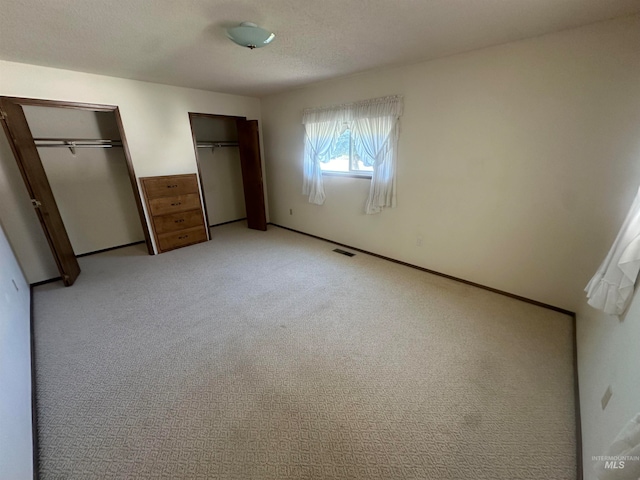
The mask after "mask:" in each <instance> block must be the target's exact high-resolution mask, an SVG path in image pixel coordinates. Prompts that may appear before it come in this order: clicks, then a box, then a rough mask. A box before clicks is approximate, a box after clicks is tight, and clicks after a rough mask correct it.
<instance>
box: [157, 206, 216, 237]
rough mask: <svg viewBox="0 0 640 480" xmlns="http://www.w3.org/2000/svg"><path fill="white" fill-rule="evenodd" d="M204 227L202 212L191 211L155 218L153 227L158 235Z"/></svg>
mask: <svg viewBox="0 0 640 480" xmlns="http://www.w3.org/2000/svg"><path fill="white" fill-rule="evenodd" d="M202 225H204V220H203V218H202V211H201V210H189V211H187V212H180V213H172V214H170V215H162V216H160V217H153V226H154V227H155V230H156V233H157V234H158V235H160V234H162V233H169V232H175V231H176V230H184V229H185V228H193V227H198V226H202Z"/></svg>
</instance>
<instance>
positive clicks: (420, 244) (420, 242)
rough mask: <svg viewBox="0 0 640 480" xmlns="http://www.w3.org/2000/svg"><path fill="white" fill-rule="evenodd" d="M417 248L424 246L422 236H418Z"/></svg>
mask: <svg viewBox="0 0 640 480" xmlns="http://www.w3.org/2000/svg"><path fill="white" fill-rule="evenodd" d="M416 246H417V247H421V246H422V235H418V236H417V237H416Z"/></svg>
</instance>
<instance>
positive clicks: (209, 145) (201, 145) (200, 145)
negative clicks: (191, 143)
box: [196, 142, 238, 148]
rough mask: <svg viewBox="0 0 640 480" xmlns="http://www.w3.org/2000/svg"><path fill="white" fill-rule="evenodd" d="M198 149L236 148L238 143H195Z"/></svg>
mask: <svg viewBox="0 0 640 480" xmlns="http://www.w3.org/2000/svg"><path fill="white" fill-rule="evenodd" d="M196 146H197V147H198V148H219V147H237V146H238V142H197V143H196Z"/></svg>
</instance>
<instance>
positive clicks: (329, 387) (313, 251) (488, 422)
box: [34, 223, 575, 480]
mask: <svg viewBox="0 0 640 480" xmlns="http://www.w3.org/2000/svg"><path fill="white" fill-rule="evenodd" d="M212 233H213V240H212V241H210V242H207V243H203V244H199V245H194V246H191V247H188V248H183V249H180V250H176V251H173V252H170V253H166V254H162V255H157V256H149V255H147V254H146V251H145V249H144V246H134V247H127V248H124V249H120V250H115V251H112V252H107V253H102V254H97V255H93V256H90V257H85V258H82V259H80V264H81V267H82V274H81V275H80V277H79V278H78V280H77V282H76V284H75V285H74V286H73V287H71V288H64V287H62V285H61V283H59V282H57V283H53V284H47V285H43V286H40V287H37V288H35V289H34V312H35V338H36V355H37V364H36V365H37V367H36V368H37V375H36V378H37V389H38V422H39V442H40V471H41V478H42V479H44V480H48V479H82V480H88V479H165V478H166V479H238V480H240V479H242V480H246V479H261V480H262V479H284V480H286V479H318V480H319V479H370V480H371V479H373V480H376V479H438V480H446V479H455V480H466V479H491V480H501V479H504V480H507V479H508V480H515V479H532V480H533V479H535V480H540V479H575V434H574V426H575V423H574V396H573V370H572V324H571V319H570V318H569V317H567V316H565V315H562V314H559V313H556V312H553V311H549V310H546V309H543V308H540V307H536V306H533V305H530V304H527V303H523V302H520V301H517V300H514V299H510V298H507V297H504V296H501V295H497V294H494V293H491V292H487V291H484V290H481V289H478V288H474V287H470V286H467V285H464V284H460V283H457V282H454V281H451V280H447V279H444V278H441V277H437V276H433V275H430V274H426V273H423V272H420V271H417V270H415V269H411V268H408V267H404V266H401V265H397V264H394V263H391V262H388V261H384V260H381V259H378V258H375V257H371V256H368V255H366V254H357V255H356V256H355V257H352V258H348V257H346V256H343V255H339V254H337V253H334V252H332V249H333V248H334V246H333V245H331V244H329V243H327V242H323V241H320V240H316V239H312V238H309V237H306V236H303V235H300V234H296V233H293V232H289V231H286V230H283V229H280V228H277V227H273V226H270V227H269V230H268V231H267V232H257V231H251V230H248V229H246V227H245V225H243V224H242V223H235V224H230V225H226V226H222V227H217V228H214V229H212Z"/></svg>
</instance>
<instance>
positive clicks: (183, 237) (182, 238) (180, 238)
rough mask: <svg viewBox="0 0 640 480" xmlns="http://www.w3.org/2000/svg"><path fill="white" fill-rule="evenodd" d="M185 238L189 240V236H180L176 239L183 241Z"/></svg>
mask: <svg viewBox="0 0 640 480" xmlns="http://www.w3.org/2000/svg"><path fill="white" fill-rule="evenodd" d="M185 238H189V235H182V236H181V237H178V240H184V239H185Z"/></svg>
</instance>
